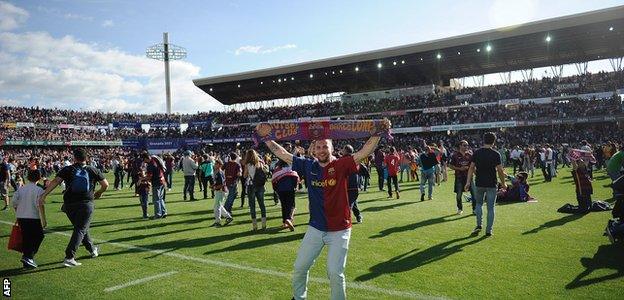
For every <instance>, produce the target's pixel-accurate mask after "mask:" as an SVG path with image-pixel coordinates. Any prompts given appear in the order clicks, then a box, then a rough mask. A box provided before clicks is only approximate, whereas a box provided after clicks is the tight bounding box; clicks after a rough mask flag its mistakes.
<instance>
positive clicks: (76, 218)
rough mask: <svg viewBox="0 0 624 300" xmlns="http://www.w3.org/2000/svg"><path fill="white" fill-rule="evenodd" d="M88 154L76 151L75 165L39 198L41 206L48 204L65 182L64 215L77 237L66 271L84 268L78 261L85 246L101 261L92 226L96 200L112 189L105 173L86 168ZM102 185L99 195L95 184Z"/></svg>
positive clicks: (62, 172) (68, 251)
mask: <svg viewBox="0 0 624 300" xmlns="http://www.w3.org/2000/svg"><path fill="white" fill-rule="evenodd" d="M86 162H87V151H86V150H85V149H83V148H78V149H76V150H74V164H73V165H71V166H67V167H64V168H63V169H61V170H60V171H59V172H58V174H57V175H56V178H54V180H52V181H51V182H50V183H49V184H48V187H47V188H46V190H45V191H44V192H43V194H42V195H41V197H40V198H39V202H40V203H41V204H44V203H45V199H46V197H47V196H48V195H49V194H50V193H51V192H52V191H53V190H54V189H55V188H56V187H57V186H58V185H59V184H61V182H65V186H66V189H65V193H64V194H63V207H64V209H63V211H64V212H65V214H66V215H67V218H69V220H70V221H71V223H72V225H73V227H74V228H73V233H72V236H71V238H70V240H69V244H68V245H67V248H66V249H65V260H64V261H63V265H64V266H66V267H75V266H80V265H81V263H79V262H77V261H76V251H77V250H78V246H80V244H81V243H82V244H83V245H84V246H85V248H87V251H89V253H90V254H91V257H92V258H95V257H98V255H99V253H98V248H97V247H96V246H95V245H94V244H93V242H92V241H91V238H90V237H89V225H90V223H91V215H92V214H93V210H94V205H93V200H94V199H99V198H100V197H101V196H102V194H103V193H104V192H105V191H106V189H107V188H108V181H107V180H106V178H104V174H102V172H101V171H100V170H98V169H96V168H94V167H92V166H89V165H87V164H86ZM96 183H99V184H100V189H98V190H97V191H95V184H96Z"/></svg>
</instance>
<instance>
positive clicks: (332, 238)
mask: <svg viewBox="0 0 624 300" xmlns="http://www.w3.org/2000/svg"><path fill="white" fill-rule="evenodd" d="M383 125H384V130H389V128H390V121H389V120H387V119H384V122H383ZM260 126H261V124H259V125H258V127H256V130H258V128H259V127H260ZM379 140H380V137H379V135H375V136H371V137H370V138H369V140H368V141H367V142H366V144H364V146H363V147H362V149H361V150H360V151H357V152H355V153H354V154H353V155H352V156H344V157H342V158H336V157H335V156H333V155H332V153H333V150H334V149H333V148H334V147H333V143H332V141H331V140H316V141H314V142H313V144H312V145H313V149H314V158H301V157H295V156H293V155H292V154H291V153H289V152H288V151H286V150H285V149H284V148H283V147H281V146H280V145H278V144H277V143H276V142H275V141H266V142H265V143H266V146H267V147H268V148H269V150H271V152H273V153H274V154H275V156H277V157H278V158H279V159H281V160H283V161H284V162H286V163H287V164H290V165H292V169H293V171H296V172H297V173H298V174H300V175H301V174H303V176H304V178H305V180H306V185H307V187H308V205H309V210H310V222H309V227H308V230H307V231H306V233H305V236H304V237H303V241H302V242H301V246H300V248H299V251H298V252H297V259H296V261H295V270H294V272H293V280H292V286H293V293H294V297H293V298H294V299H297V300H299V299H306V298H307V283H308V274H309V271H310V267H312V264H313V263H314V261H315V260H316V259H317V258H318V256H319V255H320V253H321V251H322V250H323V247H325V246H327V247H328V248H329V249H328V252H327V275H328V277H329V285H330V289H331V297H330V298H331V299H346V284H345V275H344V270H345V267H346V264H347V251H348V248H349V240H350V239H351V208H350V206H349V196H348V190H347V183H348V177H349V176H350V175H352V174H354V173H356V172H357V166H358V165H357V164H358V163H359V162H361V161H362V160H364V159H365V158H366V157H368V155H369V154H371V153H372V152H373V151H374V150H375V148H376V147H377V144H378V143H379Z"/></svg>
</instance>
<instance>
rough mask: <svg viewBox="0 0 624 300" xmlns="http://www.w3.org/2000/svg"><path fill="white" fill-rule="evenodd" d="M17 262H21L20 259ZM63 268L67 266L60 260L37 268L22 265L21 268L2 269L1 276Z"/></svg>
mask: <svg viewBox="0 0 624 300" xmlns="http://www.w3.org/2000/svg"><path fill="white" fill-rule="evenodd" d="M17 263H20V264H21V262H19V261H18V262H17ZM46 267H47V268H46ZM62 268H65V267H64V266H61V262H60V261H59V262H54V263H47V264H42V265H39V267H38V268H36V269H25V268H23V267H21V268H14V269H9V270H1V271H0V277H3V278H7V277H15V276H20V275H28V274H33V273H40V272H46V271H52V270H56V269H62Z"/></svg>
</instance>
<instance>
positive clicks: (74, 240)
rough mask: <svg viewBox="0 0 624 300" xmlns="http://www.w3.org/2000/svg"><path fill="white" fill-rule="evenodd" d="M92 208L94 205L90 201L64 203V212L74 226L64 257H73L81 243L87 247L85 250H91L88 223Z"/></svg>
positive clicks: (89, 222) (91, 244)
mask: <svg viewBox="0 0 624 300" xmlns="http://www.w3.org/2000/svg"><path fill="white" fill-rule="evenodd" d="M93 209H94V206H93V202H91V201H89V202H86V203H71V204H65V214H66V215H67V218H68V219H69V221H70V222H71V223H72V226H73V227H74V230H73V232H72V235H71V238H70V239H69V244H67V248H65V258H67V259H72V258H75V257H76V250H78V246H80V244H81V243H82V244H83V245H84V246H85V248H87V251H89V252H93V242H92V241H91V238H90V237H89V225H90V224H91V215H92V214H93Z"/></svg>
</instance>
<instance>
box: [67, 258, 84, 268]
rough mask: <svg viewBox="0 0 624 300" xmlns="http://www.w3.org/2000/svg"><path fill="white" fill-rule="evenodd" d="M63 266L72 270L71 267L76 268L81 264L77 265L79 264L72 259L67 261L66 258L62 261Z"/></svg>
mask: <svg viewBox="0 0 624 300" xmlns="http://www.w3.org/2000/svg"><path fill="white" fill-rule="evenodd" d="M63 265H64V266H66V267H70V268H72V267H77V266H80V265H82V264H81V263H79V262H77V261H76V260H75V259H73V258H72V259H67V258H66V259H65V261H63Z"/></svg>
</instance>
